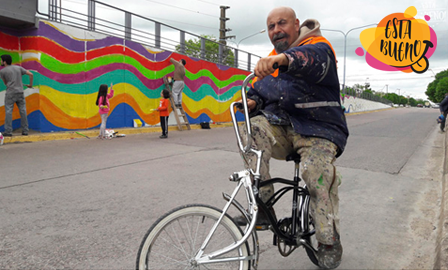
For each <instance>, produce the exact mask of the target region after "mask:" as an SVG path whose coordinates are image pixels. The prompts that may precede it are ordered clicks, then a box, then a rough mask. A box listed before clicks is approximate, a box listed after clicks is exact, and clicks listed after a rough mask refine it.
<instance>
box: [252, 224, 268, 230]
mask: <svg viewBox="0 0 448 270" xmlns="http://www.w3.org/2000/svg"><path fill="white" fill-rule="evenodd" d="M255 229H256V230H257V231H267V230H269V225H255Z"/></svg>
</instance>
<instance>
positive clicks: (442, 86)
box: [435, 77, 448, 102]
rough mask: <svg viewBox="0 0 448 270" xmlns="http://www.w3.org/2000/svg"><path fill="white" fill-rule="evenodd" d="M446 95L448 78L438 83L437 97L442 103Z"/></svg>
mask: <svg viewBox="0 0 448 270" xmlns="http://www.w3.org/2000/svg"><path fill="white" fill-rule="evenodd" d="M446 93H448V77H443V78H441V79H440V80H439V82H438V83H437V86H436V95H435V96H436V98H437V100H438V101H439V102H441V101H442V100H443V98H444V97H445V94H446Z"/></svg>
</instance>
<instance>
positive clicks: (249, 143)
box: [230, 73, 255, 153]
mask: <svg viewBox="0 0 448 270" xmlns="http://www.w3.org/2000/svg"><path fill="white" fill-rule="evenodd" d="M254 77H255V73H251V74H249V75H248V76H247V77H246V78H245V79H244V81H243V84H242V85H241V99H242V101H241V102H232V104H230V112H231V115H232V123H233V128H234V129H235V135H236V140H237V142H238V147H239V148H240V150H241V151H242V152H243V153H247V152H248V151H249V150H250V148H251V146H252V129H251V125H250V119H249V108H248V106H247V95H246V87H247V85H248V84H249V81H250V80H252V79H253V78H254ZM235 106H236V107H237V108H238V109H243V110H244V120H245V123H246V129H247V137H246V146H244V145H243V142H242V139H241V134H240V131H239V129H238V123H237V121H236V115H235Z"/></svg>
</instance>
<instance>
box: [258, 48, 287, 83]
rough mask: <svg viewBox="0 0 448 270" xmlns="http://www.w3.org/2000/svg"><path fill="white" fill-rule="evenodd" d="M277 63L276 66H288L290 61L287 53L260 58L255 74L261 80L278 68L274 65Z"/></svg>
mask: <svg viewBox="0 0 448 270" xmlns="http://www.w3.org/2000/svg"><path fill="white" fill-rule="evenodd" d="M275 64H277V65H276V66H286V65H288V64H289V61H288V58H287V57H286V55H285V54H283V53H281V54H278V55H273V56H268V57H264V58H261V59H260V60H258V63H257V65H256V66H255V69H254V72H255V75H256V76H257V77H258V79H259V80H261V79H263V78H264V77H266V76H268V75H271V74H272V73H274V72H275V70H276V69H277V68H275V66H274V65H275Z"/></svg>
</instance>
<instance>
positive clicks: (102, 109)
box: [96, 83, 114, 139]
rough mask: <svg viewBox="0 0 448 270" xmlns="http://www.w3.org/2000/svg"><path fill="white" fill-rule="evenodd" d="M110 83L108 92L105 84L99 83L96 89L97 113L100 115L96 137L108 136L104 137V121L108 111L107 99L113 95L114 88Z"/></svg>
mask: <svg viewBox="0 0 448 270" xmlns="http://www.w3.org/2000/svg"><path fill="white" fill-rule="evenodd" d="M112 86H113V85H112V83H111V84H110V93H109V94H108V93H107V88H108V87H107V84H102V85H100V89H99V90H98V97H97V98H96V105H97V106H98V108H99V113H100V116H101V126H100V134H99V135H98V139H106V138H109V139H110V137H106V134H105V133H106V122H107V116H108V114H109V111H110V109H109V108H110V103H109V99H111V98H112V97H113V96H114V89H113V88H112Z"/></svg>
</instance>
